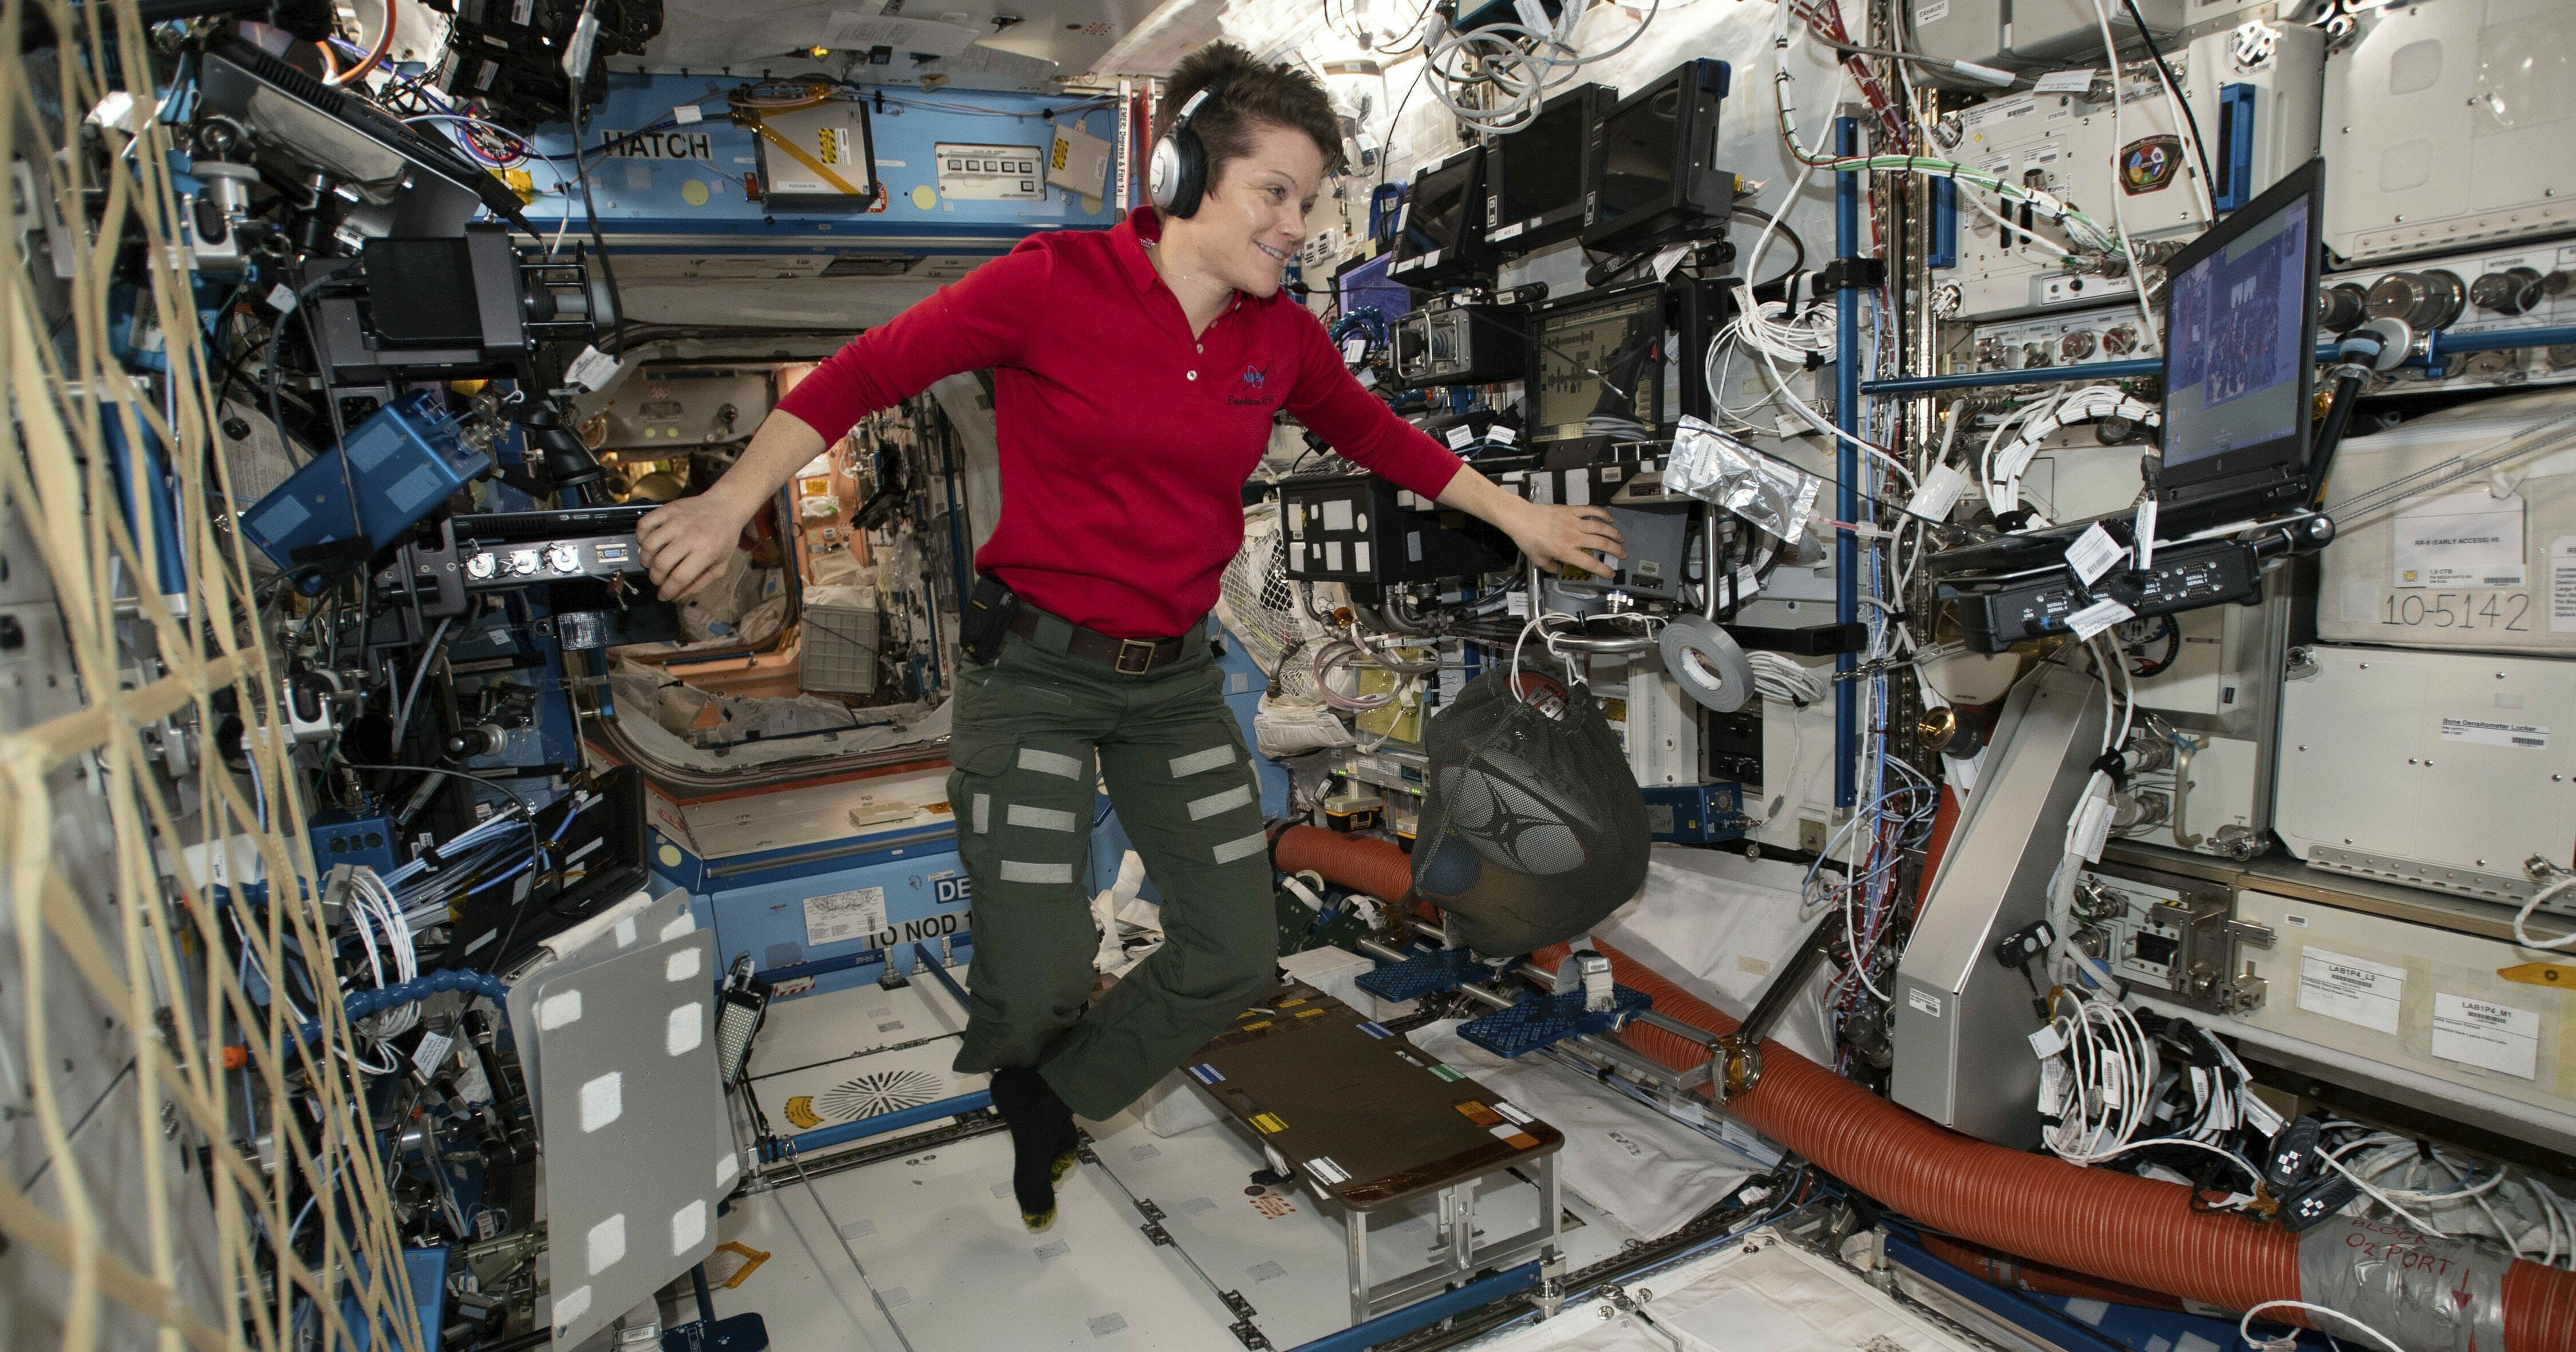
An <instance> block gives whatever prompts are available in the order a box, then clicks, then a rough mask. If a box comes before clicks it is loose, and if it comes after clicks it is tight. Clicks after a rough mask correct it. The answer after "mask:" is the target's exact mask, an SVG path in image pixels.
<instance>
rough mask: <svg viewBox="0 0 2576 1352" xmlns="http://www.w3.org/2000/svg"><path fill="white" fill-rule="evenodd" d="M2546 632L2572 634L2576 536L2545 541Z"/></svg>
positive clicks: (2575, 604)
mask: <svg viewBox="0 0 2576 1352" xmlns="http://www.w3.org/2000/svg"><path fill="white" fill-rule="evenodd" d="M2549 632H2551V633H2553V634H2566V633H2576V535H2561V536H2559V537H2558V538H2557V539H2555V540H2552V541H2550V542H2549Z"/></svg>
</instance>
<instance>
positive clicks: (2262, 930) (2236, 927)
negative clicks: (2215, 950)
mask: <svg viewBox="0 0 2576 1352" xmlns="http://www.w3.org/2000/svg"><path fill="white" fill-rule="evenodd" d="M2227 937H2228V938H2230V939H2233V940H2235V941H2236V942H2238V943H2240V944H2243V945H2245V946H2246V947H2248V948H2270V947H2271V946H2272V942H2273V941H2274V940H2276V939H2278V938H2280V937H2281V936H2280V935H2279V934H2278V933H2276V932H2274V930H2273V929H2272V927H2271V926H2269V925H2261V924H2256V923H2255V922H2253V921H2251V920H2230V921H2228V922H2227Z"/></svg>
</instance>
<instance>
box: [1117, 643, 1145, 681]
mask: <svg viewBox="0 0 2576 1352" xmlns="http://www.w3.org/2000/svg"><path fill="white" fill-rule="evenodd" d="M1131 654H1132V655H1133V660H1134V662H1135V665H1134V666H1129V665H1127V664H1128V662H1129V660H1130V655H1131ZM1111 666H1112V668H1113V669H1114V670H1116V671H1117V673H1118V674H1119V675H1121V676H1142V675H1144V674H1145V673H1146V672H1147V671H1150V670H1152V669H1153V666H1154V643H1153V640H1151V639H1142V638H1125V639H1120V640H1119V641H1118V660H1117V661H1115V662H1113V663H1111Z"/></svg>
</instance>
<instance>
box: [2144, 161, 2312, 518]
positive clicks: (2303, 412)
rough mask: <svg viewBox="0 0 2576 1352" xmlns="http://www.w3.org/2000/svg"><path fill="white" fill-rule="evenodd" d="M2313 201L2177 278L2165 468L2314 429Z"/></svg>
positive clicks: (2288, 208) (2288, 209)
mask: <svg viewBox="0 0 2576 1352" xmlns="http://www.w3.org/2000/svg"><path fill="white" fill-rule="evenodd" d="M2312 239H2313V235H2312V232H2311V230H2310V226H2309V198H2308V197H2307V195H2305V194H2300V195H2298V196H2295V197H2292V198H2291V199H2290V200H2289V201H2288V202H2287V203H2286V204H2284V205H2283V206H2282V207H2281V209H2280V210H2279V211H2277V212H2275V213H2273V214H2272V215H2271V216H2270V217H2269V218H2268V219H2264V220H2261V221H2258V222H2256V223H2255V224H2254V225H2253V228H2252V229H2250V230H2247V231H2246V232H2245V233H2244V234H2242V235H2240V236H2238V237H2237V238H2236V239H2234V240H2232V241H2230V242H2229V243H2227V244H2226V245H2224V246H2222V247H2221V248H2219V249H2218V250H2217V251H2215V252H2213V253H2211V254H2210V255H2209V256H2208V257H2205V258H2203V259H2201V260H2200V261H2199V262H2197V263H2194V264H2192V265H2190V266H2189V267H2188V268H2187V269H2185V270H2183V271H2181V272H2177V273H2176V274H2174V277H2173V282H2172V307H2173V308H2172V311H2171V316H2172V317H2171V321H2170V323H2169V324H2168V325H2167V328H2166V335H2167V336H2166V342H2167V343H2168V345H2169V347H2170V349H2171V353H2170V356H2169V357H2168V358H2167V366H2166V369H2167V372H2168V375H2167V384H2166V388H2165V438H2164V440H2165V453H2164V462H2165V468H2166V469H2167V470H2168V471H2171V470H2174V469H2179V468H2181V467H2183V466H2185V465H2190V464H2193V463H2195V462H2198V461H2202V460H2206V459H2208V458H2210V457H2212V456H2218V455H2223V454H2225V453H2227V452H2229V451H2239V450H2246V449H2249V448H2252V447H2256V446H2262V445H2264V444H2266V443H2277V442H2279V441H2280V440H2281V439H2283V438H2285V437H2295V436H2302V435H2304V434H2305V431H2306V428H2307V385H2308V382H2307V380H2306V379H2305V378H2304V377H2305V375H2306V373H2307V371H2308V368H2309V366H2310V364H2311V363H2312V362H2313V361H2314V360H2315V358H2314V356H2313V355H2312V347H2313V343H2314V340H2313V339H2312V338H2311V337H2309V331H2308V327H2307V324H2306V323H2305V322H2304V321H2305V319H2306V313H2307V311H2308V310H2309V309H2310V308H2311V306H2312V302H2310V301H2309V299H2308V285H2307V283H2308V270H2309V262H2308V255H2309V253H2310V251H2311V250H2312V249H2313V247H2314V246H2313V244H2312Z"/></svg>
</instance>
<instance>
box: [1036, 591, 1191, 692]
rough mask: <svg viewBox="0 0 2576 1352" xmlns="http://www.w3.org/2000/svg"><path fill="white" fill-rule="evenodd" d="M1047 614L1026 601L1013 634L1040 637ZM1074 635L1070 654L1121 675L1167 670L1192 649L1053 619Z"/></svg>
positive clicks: (1068, 643) (1182, 641)
mask: <svg viewBox="0 0 2576 1352" xmlns="http://www.w3.org/2000/svg"><path fill="white" fill-rule="evenodd" d="M1044 616H1046V612H1045V611H1042V610H1040V609H1038V608H1037V607H1036V606H1033V605H1030V604H1029V603H1028V602H1026V601H1022V602H1021V603H1020V605H1019V609H1018V610H1017V611H1016V612H1014V613H1013V614H1012V616H1011V632H1012V633H1014V634H1017V635H1019V636H1020V637H1022V638H1025V639H1031V640H1034V639H1036V638H1037V636H1038V620H1039V619H1040V618H1041V617H1044ZM1052 618H1054V619H1056V620H1057V621H1059V622H1060V623H1062V624H1063V625H1064V627H1065V628H1067V629H1070V630H1072V631H1073V632H1072V634H1071V636H1070V637H1068V638H1067V639H1066V640H1065V643H1064V650H1065V652H1066V653H1068V654H1070V655H1072V656H1074V657H1080V658H1085V659H1088V660H1090V661H1093V662H1105V663H1107V664H1108V665H1109V666H1110V668H1111V669H1113V670H1115V671H1116V672H1117V673H1118V674H1119V675H1121V676H1142V675H1144V674H1145V673H1146V672H1149V671H1152V670H1153V669H1155V668H1156V667H1167V666H1170V665H1171V664H1172V663H1174V662H1177V661H1179V660H1180V658H1181V652H1182V650H1183V649H1184V648H1186V647H1188V646H1189V645H1188V642H1187V638H1186V636H1183V637H1182V638H1118V637H1115V636H1113V635H1109V634H1104V633H1101V632H1100V631H1099V630H1097V629H1085V628H1083V627H1082V626H1081V625H1078V624H1075V623H1074V622H1073V621H1071V620H1067V619H1065V618H1064V617H1063V616H1061V615H1058V616H1054V617H1052Z"/></svg>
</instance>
